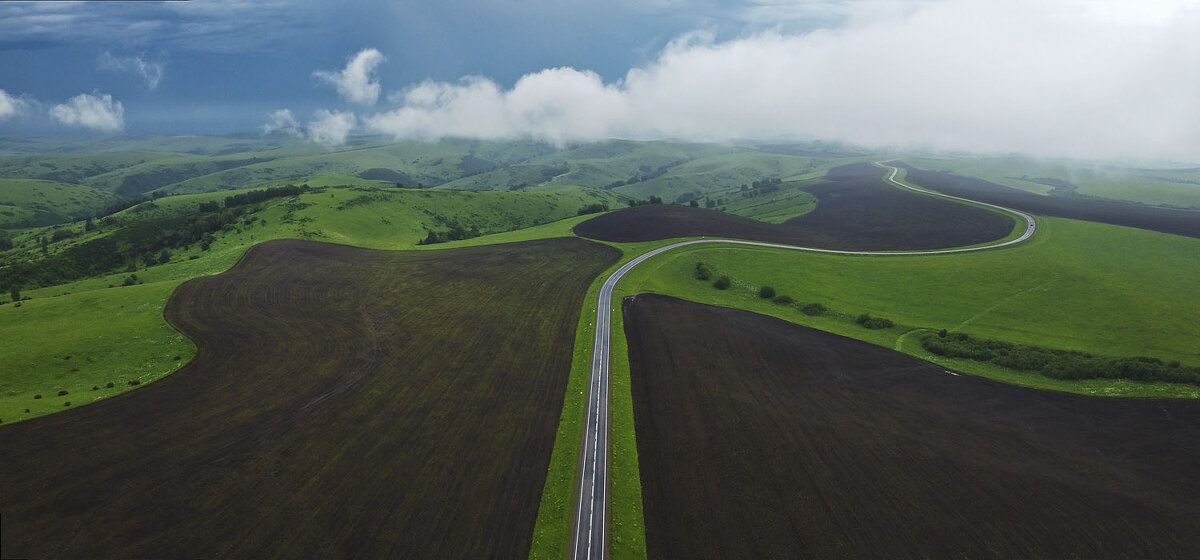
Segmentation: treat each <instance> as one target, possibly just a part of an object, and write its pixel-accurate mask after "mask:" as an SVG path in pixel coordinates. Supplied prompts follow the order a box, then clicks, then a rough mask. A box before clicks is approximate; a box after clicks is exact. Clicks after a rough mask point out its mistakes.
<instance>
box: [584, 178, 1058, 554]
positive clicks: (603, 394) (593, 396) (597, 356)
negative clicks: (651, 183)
mask: <svg viewBox="0 0 1200 560" xmlns="http://www.w3.org/2000/svg"><path fill="white" fill-rule="evenodd" d="M888 161H891V160H888ZM875 165H877V166H879V167H883V168H887V169H891V170H892V172H891V173H890V174H888V176H887V177H886V179H885V180H886V181H888V182H889V183H891V184H892V185H894V186H896V187H899V188H902V189H905V190H909V191H913V192H917V193H921V194H925V195H930V196H936V197H940V198H946V199H950V200H957V201H960V202H966V203H970V204H976V205H979V206H986V207H988V208H993V209H996V210H999V211H1002V212H1005V213H1008V214H1012V215H1015V216H1018V217H1020V218H1022V219H1024V220H1025V224H1026V225H1025V232H1024V233H1022V234H1021V235H1020V236H1018V237H1016V238H1014V239H1010V240H1008V241H1003V242H998V243H993V244H988V245H980V246H976V247H966V248H959V249H935V250H929V251H892V252H887V251H840V250H836V249H819V248H816V247H797V246H794V245H782V244H779V243H763V242H759V241H740V240H736V239H696V240H692V241H682V242H679V243H672V244H670V245H665V246H663V247H659V248H657V249H654V250H652V251H648V252H646V253H643V254H641V255H638V256H637V257H636V258H634V259H633V260H631V261H629V262H627V263H625V264H624V265H622V266H621V268H618V269H617V270H616V271H615V272H613V273H612V274H611V275H609V277H608V278H607V279H606V280H605V281H604V284H603V285H602V286H600V294H599V297H598V298H597V300H596V336H595V339H594V340H593V342H592V372H591V377H590V379H589V381H588V398H587V410H586V416H585V422H584V431H583V445H582V447H581V451H582V453H580V454H579V471H578V472H579V483H578V484H579V496H578V498H577V499H576V502H575V522H574V531H573V535H574V536H573V544H572V558H575V559H576V560H592V559H595V560H602V559H603V558H604V557H605V556H604V554H605V545H607V544H608V542H607V541H608V531H607V519H608V517H607V514H608V508H607V506H608V503H607V500H608V387H609V382H608V364H609V354H610V353H611V347H610V342H611V334H612V328H611V327H612V294H613V290H614V289H615V288H616V287H617V282H619V281H620V280H621V278H622V277H623V276H625V274H626V273H627V272H629V271H630V270H633V268H634V267H636V266H637V265H639V264H641V263H642V262H643V261H645V260H646V259H649V258H651V257H653V256H655V255H658V254H660V253H665V252H667V251H670V250H672V249H676V248H679V247H686V246H688V245H697V244H700V243H725V244H731V245H752V246H755V247H772V248H776V249H791V250H796V251H809V252H813V253H833V254H838V255H876V256H911V255H939V254H943V253H966V252H970V251H983V250H986V249H997V248H1000V247H1007V246H1009V245H1016V244H1017V243H1021V242H1023V241H1025V240H1027V239H1029V238H1030V237H1032V236H1033V233H1034V231H1035V230H1036V229H1037V221H1036V220H1035V219H1034V218H1033V216H1030V215H1029V214H1026V213H1024V212H1021V211H1019V210H1013V209H1011V208H1005V207H1003V206H997V205H995V204H988V203H986V202H979V201H975V200H969V199H966V198H959V197H957V196H950V195H946V194H942V193H938V192H934V191H930V190H927V189H922V188H920V187H914V186H912V185H909V184H906V183H903V182H900V181H897V180H896V174H897V173H899V172H900V169H899V168H897V167H893V166H890V165H887V162H884V161H877V162H875Z"/></svg>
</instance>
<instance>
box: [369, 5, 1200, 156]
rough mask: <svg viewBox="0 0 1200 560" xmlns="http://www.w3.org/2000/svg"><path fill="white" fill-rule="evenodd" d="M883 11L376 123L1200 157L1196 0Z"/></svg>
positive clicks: (477, 131) (435, 103)
mask: <svg viewBox="0 0 1200 560" xmlns="http://www.w3.org/2000/svg"><path fill="white" fill-rule="evenodd" d="M780 3H781V4H787V2H782V1H781V2H780ZM763 4H768V3H767V2H763ZM795 4H807V6H798V9H803V8H806V7H807V8H813V9H815V8H820V7H822V6H823V5H824V4H826V3H823V2H808V3H805V2H795ZM875 5H879V3H877V2H863V3H860V4H859V5H857V7H856V6H852V7H851V8H847V9H841V11H840V12H839V11H838V10H839V9H831V10H832V11H831V13H834V12H836V13H839V14H844V16H845V17H846V18H848V19H847V21H846V22H845V23H844V24H841V25H839V26H838V27H837V28H836V29H824V30H819V31H813V32H809V33H804V34H789V33H782V32H778V31H773V32H766V33H761V34H757V35H754V36H751V37H745V38H741V39H737V40H732V41H727V42H716V41H713V40H712V39H711V38H710V37H707V36H705V35H703V34H690V35H687V36H685V37H682V38H680V39H678V40H676V41H674V42H672V43H671V44H670V45H669V46H668V47H666V48H665V49H664V50H663V51H662V52H661V53H660V54H659V55H658V57H657V58H656V59H655V60H654V61H652V62H651V63H649V64H646V65H644V66H642V67H639V68H634V69H632V70H630V71H629V72H628V73H627V74H626V76H625V77H624V78H623V79H621V80H618V81H617V82H615V83H604V82H603V80H601V79H600V78H599V77H598V76H597V75H596V74H594V73H591V72H587V71H578V70H575V69H572V68H556V69H550V70H543V71H541V72H537V73H534V74H529V75H526V76H525V77H523V78H521V79H520V80H519V81H518V82H517V83H516V84H515V85H514V86H513V87H512V88H511V89H505V88H503V87H501V86H499V85H498V84H496V83H494V82H492V81H490V80H488V79H485V78H481V77H468V78H464V79H462V80H460V81H458V82H455V83H446V82H425V83H422V84H419V85H417V86H415V87H412V88H410V89H408V90H406V91H404V92H402V93H401V94H399V95H398V96H390V97H391V98H393V99H394V100H396V101H397V102H399V104H400V106H399V107H398V108H395V109H393V110H390V111H385V112H382V113H378V114H375V115H373V116H371V117H368V118H367V119H366V120H365V123H366V125H367V126H368V128H370V129H372V130H375V131H379V132H384V133H389V134H393V135H395V136H397V137H401V138H428V139H432V138H439V137H443V136H466V137H479V138H505V137H533V138H539V139H544V140H549V141H555V142H562V141H568V140H591V139H599V138H606V137H626V138H661V137H680V138H688V139H696V140H726V139H737V138H749V137H778V136H793V137H800V138H826V139H836V140H845V141H850V142H856V143H861V144H868V145H875V146H890V145H894V146H925V147H933V148H947V149H965V150H974V151H1000V152H1010V151H1011V152H1027V153H1035V154H1045V155H1061V156H1079V157H1110V156H1134V157H1173V158H1185V159H1193V160H1195V159H1200V103H1197V102H1196V100H1197V99H1200V74H1198V73H1196V72H1192V71H1191V69H1195V68H1200V13H1197V10H1196V9H1194V8H1190V7H1189V5H1188V4H1184V3H1179V4H1175V3H1162V4H1157V5H1156V6H1155V8H1154V9H1153V10H1149V11H1146V12H1144V13H1142V14H1141V15H1140V17H1126V16H1127V14H1125V12H1123V11H1121V10H1118V9H1117V8H1118V7H1120V5H1119V4H1118V3H1113V2H1109V3H1099V4H1097V3H1091V2H1083V1H1080V0H1059V1H1057V2H1051V1H1035V0H1016V1H999V0H982V1H980V0H945V1H941V2H911V3H908V4H906V5H905V6H904V7H903V9H896V10H890V11H887V12H886V14H885V15H880V14H879V13H878V12H875V11H872V10H868V9H861V7H862V6H868V7H869V6H875ZM783 7H784V8H786V7H787V6H783ZM814 7H815V8H814ZM835 8H836V7H835ZM1126 11H1128V10H1126ZM360 56H361V55H360Z"/></svg>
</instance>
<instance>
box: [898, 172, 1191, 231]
mask: <svg viewBox="0 0 1200 560" xmlns="http://www.w3.org/2000/svg"><path fill="white" fill-rule="evenodd" d="M896 165H897V167H903V168H905V169H906V170H907V180H908V181H909V182H910V183H912V184H914V185H919V186H922V187H926V188H929V189H933V190H935V191H938V192H942V193H945V194H948V195H952V196H961V197H963V198H969V199H971V200H978V201H980V202H989V203H991V204H998V205H1000V206H1005V207H1008V208H1016V209H1018V210H1024V211H1026V212H1033V213H1034V214H1043V215H1046V216H1058V217H1060V218H1071V219H1075V220H1087V221H1090V222H1101V223H1105V224H1113V225H1118V226H1128V227H1135V228H1141V229H1148V230H1151V231H1161V232H1163V233H1174V234H1176V235H1186V236H1188V237H1200V210H1183V209H1177V208H1158V207H1154V206H1143V205H1140V204H1128V203H1123V202H1112V201H1107V200H1096V199H1090V198H1084V197H1073V196H1043V195H1039V194H1034V193H1031V192H1027V191H1023V190H1020V189H1014V188H1012V187H1006V186H1004V185H998V184H996V183H993V182H991V181H985V180H983V179H977V178H974V177H964V176H961V175H954V174H951V173H942V172H939V171H927V170H923V169H917V168H915V167H912V166H908V165H904V164H900V163H897V164H896Z"/></svg>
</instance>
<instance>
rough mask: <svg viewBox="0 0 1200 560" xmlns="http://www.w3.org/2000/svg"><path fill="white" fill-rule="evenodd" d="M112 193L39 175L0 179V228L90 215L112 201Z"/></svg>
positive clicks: (55, 222) (37, 224) (48, 222)
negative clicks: (39, 176) (37, 176)
mask: <svg viewBox="0 0 1200 560" xmlns="http://www.w3.org/2000/svg"><path fill="white" fill-rule="evenodd" d="M113 199H114V197H113V195H112V193H109V192H106V191H103V190H100V189H95V188H92V187H87V186H83V185H72V184H68V183H58V182H54V181H45V180H40V179H0V228H17V227H31V226H42V225H49V224H57V223H62V222H65V221H68V220H70V219H73V218H75V217H77V216H82V215H91V214H92V213H95V212H98V211H100V210H102V209H103V208H104V207H105V206H107V205H108V204H110V203H112V202H113Z"/></svg>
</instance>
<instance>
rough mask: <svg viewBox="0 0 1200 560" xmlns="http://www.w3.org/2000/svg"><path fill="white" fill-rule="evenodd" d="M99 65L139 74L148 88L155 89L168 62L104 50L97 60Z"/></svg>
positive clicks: (101, 68) (113, 69)
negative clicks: (114, 53) (120, 55)
mask: <svg viewBox="0 0 1200 560" xmlns="http://www.w3.org/2000/svg"><path fill="white" fill-rule="evenodd" d="M97 67H98V68H99V69H100V70H108V71H111V72H118V73H123V74H134V75H137V76H139V77H141V78H142V80H143V81H145V82H146V87H147V88H149V89H151V90H154V89H157V88H158V82H160V81H161V80H162V77H163V71H164V70H165V69H166V63H165V62H163V61H161V60H155V61H148V60H146V58H145V55H137V56H126V57H118V56H113V54H112V53H111V52H108V51H104V52H103V53H102V54H101V55H100V58H99V60H98V61H97Z"/></svg>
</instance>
